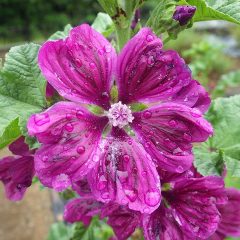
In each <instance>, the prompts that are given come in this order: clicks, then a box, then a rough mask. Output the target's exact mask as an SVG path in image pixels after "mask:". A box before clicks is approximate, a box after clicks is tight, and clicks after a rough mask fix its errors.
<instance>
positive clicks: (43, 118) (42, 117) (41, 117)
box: [34, 113, 50, 126]
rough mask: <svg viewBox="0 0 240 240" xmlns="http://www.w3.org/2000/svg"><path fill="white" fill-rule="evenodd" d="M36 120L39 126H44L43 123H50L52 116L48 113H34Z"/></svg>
mask: <svg viewBox="0 0 240 240" xmlns="http://www.w3.org/2000/svg"><path fill="white" fill-rule="evenodd" d="M34 122H35V123H36V125H38V126H42V125H44V124H46V123H49V122H50V118H49V115H48V113H42V114H36V115H34Z"/></svg>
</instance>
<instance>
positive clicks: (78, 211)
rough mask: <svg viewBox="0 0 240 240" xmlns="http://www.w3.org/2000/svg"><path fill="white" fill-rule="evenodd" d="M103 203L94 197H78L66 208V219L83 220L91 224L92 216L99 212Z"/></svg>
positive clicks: (86, 223)
mask: <svg viewBox="0 0 240 240" xmlns="http://www.w3.org/2000/svg"><path fill="white" fill-rule="evenodd" d="M101 207H102V203H99V202H97V201H95V200H94V199H92V198H77V199H73V200H71V201H70V202H68V203H67V205H66V206H65V209H64V220H65V221H66V222H69V223H74V222H79V221H81V222H83V223H84V224H85V225H89V224H90V222H91V220H92V217H93V216H95V215H97V214H99V213H100V211H101Z"/></svg>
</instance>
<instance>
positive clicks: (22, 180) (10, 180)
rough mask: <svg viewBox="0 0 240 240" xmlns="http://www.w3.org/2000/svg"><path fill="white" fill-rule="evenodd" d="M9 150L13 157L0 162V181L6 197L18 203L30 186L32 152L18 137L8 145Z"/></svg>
mask: <svg viewBox="0 0 240 240" xmlns="http://www.w3.org/2000/svg"><path fill="white" fill-rule="evenodd" d="M9 150H10V151H11V152H12V153H13V154H15V156H9V157H5V158H3V159H1V160H0V181H2V182H3V184H4V186H5V191H6V196H7V198H8V199H10V200H12V201H19V200H21V199H22V198H23V196H24V193H25V191H26V189H27V188H28V187H30V186H31V184H32V178H33V176H34V172H35V171H34V159H33V155H32V154H33V151H30V150H29V148H28V145H27V144H26V143H25V142H24V137H20V138H19V139H17V140H16V141H15V142H13V143H12V144H10V145H9Z"/></svg>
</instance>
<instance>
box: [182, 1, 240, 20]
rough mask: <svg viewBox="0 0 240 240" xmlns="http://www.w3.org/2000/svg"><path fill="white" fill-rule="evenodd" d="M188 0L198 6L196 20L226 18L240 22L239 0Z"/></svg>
mask: <svg viewBox="0 0 240 240" xmlns="http://www.w3.org/2000/svg"><path fill="white" fill-rule="evenodd" d="M181 2H185V1H181ZM186 2H187V3H188V4H190V5H192V6H196V7H197V11H196V13H195V15H194V18H193V20H194V21H195V22H199V21H207V20H226V21H229V22H233V23H237V24H240V1H239V0H218V1H216V0H186Z"/></svg>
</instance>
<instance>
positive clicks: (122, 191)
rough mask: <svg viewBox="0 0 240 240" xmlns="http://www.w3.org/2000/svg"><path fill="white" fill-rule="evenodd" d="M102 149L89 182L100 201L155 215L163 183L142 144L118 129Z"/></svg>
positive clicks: (103, 144) (90, 174)
mask: <svg viewBox="0 0 240 240" xmlns="http://www.w3.org/2000/svg"><path fill="white" fill-rule="evenodd" d="M101 145H102V146H101V148H102V150H100V151H99V153H98V156H99V161H98V163H97V164H96V166H95V167H94V169H93V171H91V172H90V173H89V178H88V179H89V184H90V186H91V189H92V192H93V194H94V195H95V197H96V198H97V200H99V201H102V202H109V201H114V202H116V203H118V204H120V205H128V207H129V208H130V209H132V210H137V211H140V212H147V213H150V212H152V211H154V210H155V209H156V208H157V207H158V206H159V204H160V201H161V193H160V180H159V176H158V173H157V171H156V167H155V165H154V163H153V161H152V159H151V157H150V156H149V154H147V153H146V151H145V150H144V148H143V147H142V146H141V144H139V143H137V142H136V141H135V140H134V139H132V138H130V137H128V136H127V135H126V133H125V132H123V130H120V129H114V130H113V132H112V134H111V135H110V136H108V137H107V138H106V139H105V140H104V141H103V142H102V143H101Z"/></svg>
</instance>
